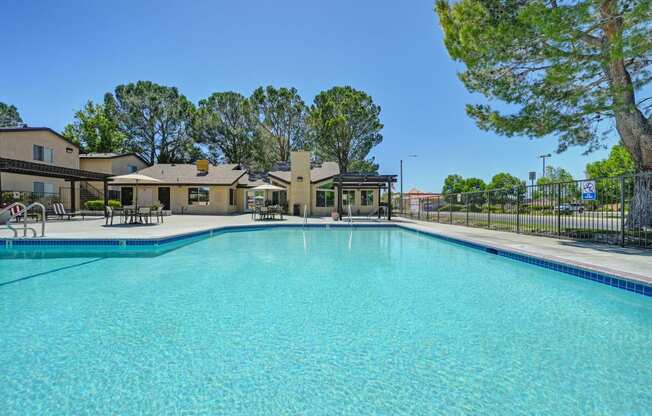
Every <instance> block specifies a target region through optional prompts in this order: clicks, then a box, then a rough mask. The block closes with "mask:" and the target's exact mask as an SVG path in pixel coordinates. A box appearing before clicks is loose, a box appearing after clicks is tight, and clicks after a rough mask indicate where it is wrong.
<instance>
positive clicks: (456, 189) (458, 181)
mask: <svg viewBox="0 0 652 416" xmlns="http://www.w3.org/2000/svg"><path fill="white" fill-rule="evenodd" d="M462 192H464V178H463V177H462V176H461V175H457V174H454V175H448V176H446V179H444V187H443V188H442V190H441V193H442V194H444V195H449V194H459V193H462Z"/></svg>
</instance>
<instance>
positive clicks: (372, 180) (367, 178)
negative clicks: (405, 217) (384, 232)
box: [333, 173, 397, 220]
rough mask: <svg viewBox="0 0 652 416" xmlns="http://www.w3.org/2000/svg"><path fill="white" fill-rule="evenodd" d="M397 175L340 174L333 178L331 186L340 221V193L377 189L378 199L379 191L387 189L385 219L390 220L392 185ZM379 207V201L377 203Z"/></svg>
mask: <svg viewBox="0 0 652 416" xmlns="http://www.w3.org/2000/svg"><path fill="white" fill-rule="evenodd" d="M396 176H397V175H378V174H374V173H340V174H339V175H335V176H334V177H333V185H334V186H335V188H336V189H337V212H338V214H339V218H340V220H341V219H342V214H343V212H342V191H343V190H345V189H378V197H379V199H380V190H381V189H387V192H388V194H387V197H388V199H387V201H388V203H387V219H388V220H391V219H392V203H391V201H392V184H393V183H396ZM378 206H379V207H380V201H378ZM378 218H380V209H378Z"/></svg>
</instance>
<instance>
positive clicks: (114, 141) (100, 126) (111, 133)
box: [63, 101, 125, 153]
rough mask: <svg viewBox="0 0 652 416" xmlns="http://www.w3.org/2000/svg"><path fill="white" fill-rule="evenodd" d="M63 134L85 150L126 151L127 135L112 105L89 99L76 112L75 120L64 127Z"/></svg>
mask: <svg viewBox="0 0 652 416" xmlns="http://www.w3.org/2000/svg"><path fill="white" fill-rule="evenodd" d="M63 135H64V136H65V137H67V138H68V139H70V140H72V141H73V142H74V143H77V144H79V146H80V147H81V148H82V150H83V151H85V152H97V153H111V152H122V151H124V142H125V135H124V134H123V133H122V132H121V131H120V129H119V128H118V122H117V120H116V115H115V111H112V108H111V106H110V105H102V104H94V103H93V102H92V101H88V102H87V103H86V106H85V107H84V108H83V109H82V110H79V111H77V112H76V113H75V120H74V121H73V122H72V123H71V124H68V125H67V126H66V127H65V128H64V129H63Z"/></svg>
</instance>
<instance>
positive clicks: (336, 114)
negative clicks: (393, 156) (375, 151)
mask: <svg viewBox="0 0 652 416" xmlns="http://www.w3.org/2000/svg"><path fill="white" fill-rule="evenodd" d="M379 116H380V106H378V105H376V104H374V102H373V100H372V99H371V97H370V96H369V95H367V94H366V93H364V92H362V91H358V90H355V89H353V88H351V87H334V88H331V89H330V90H327V91H322V92H320V93H319V94H318V95H317V96H316V97H315V101H314V103H313V105H312V106H311V107H310V113H309V116H308V125H309V126H310V129H311V144H312V146H313V148H314V150H315V153H316V156H317V157H318V158H320V159H324V160H335V161H337V163H338V164H339V167H340V172H348V171H349V169H350V167H351V162H353V161H355V160H358V161H363V160H365V159H366V158H367V156H368V155H369V152H370V151H371V149H372V148H373V147H374V146H376V145H378V144H379V143H380V142H382V140H383V136H382V134H380V131H381V130H382V128H383V124H382V123H381V122H380V118H379Z"/></svg>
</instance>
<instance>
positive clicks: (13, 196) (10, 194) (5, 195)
mask: <svg viewBox="0 0 652 416" xmlns="http://www.w3.org/2000/svg"><path fill="white" fill-rule="evenodd" d="M69 201H70V198H69V197H66V195H62V193H57V192H27V191H2V193H0V206H1V205H2V204H11V203H13V202H20V203H22V204H24V205H29V204H32V203H34V202H38V203H40V204H42V205H45V206H49V205H52V203H53V202H63V203H64V204H66V205H68V202H69Z"/></svg>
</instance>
